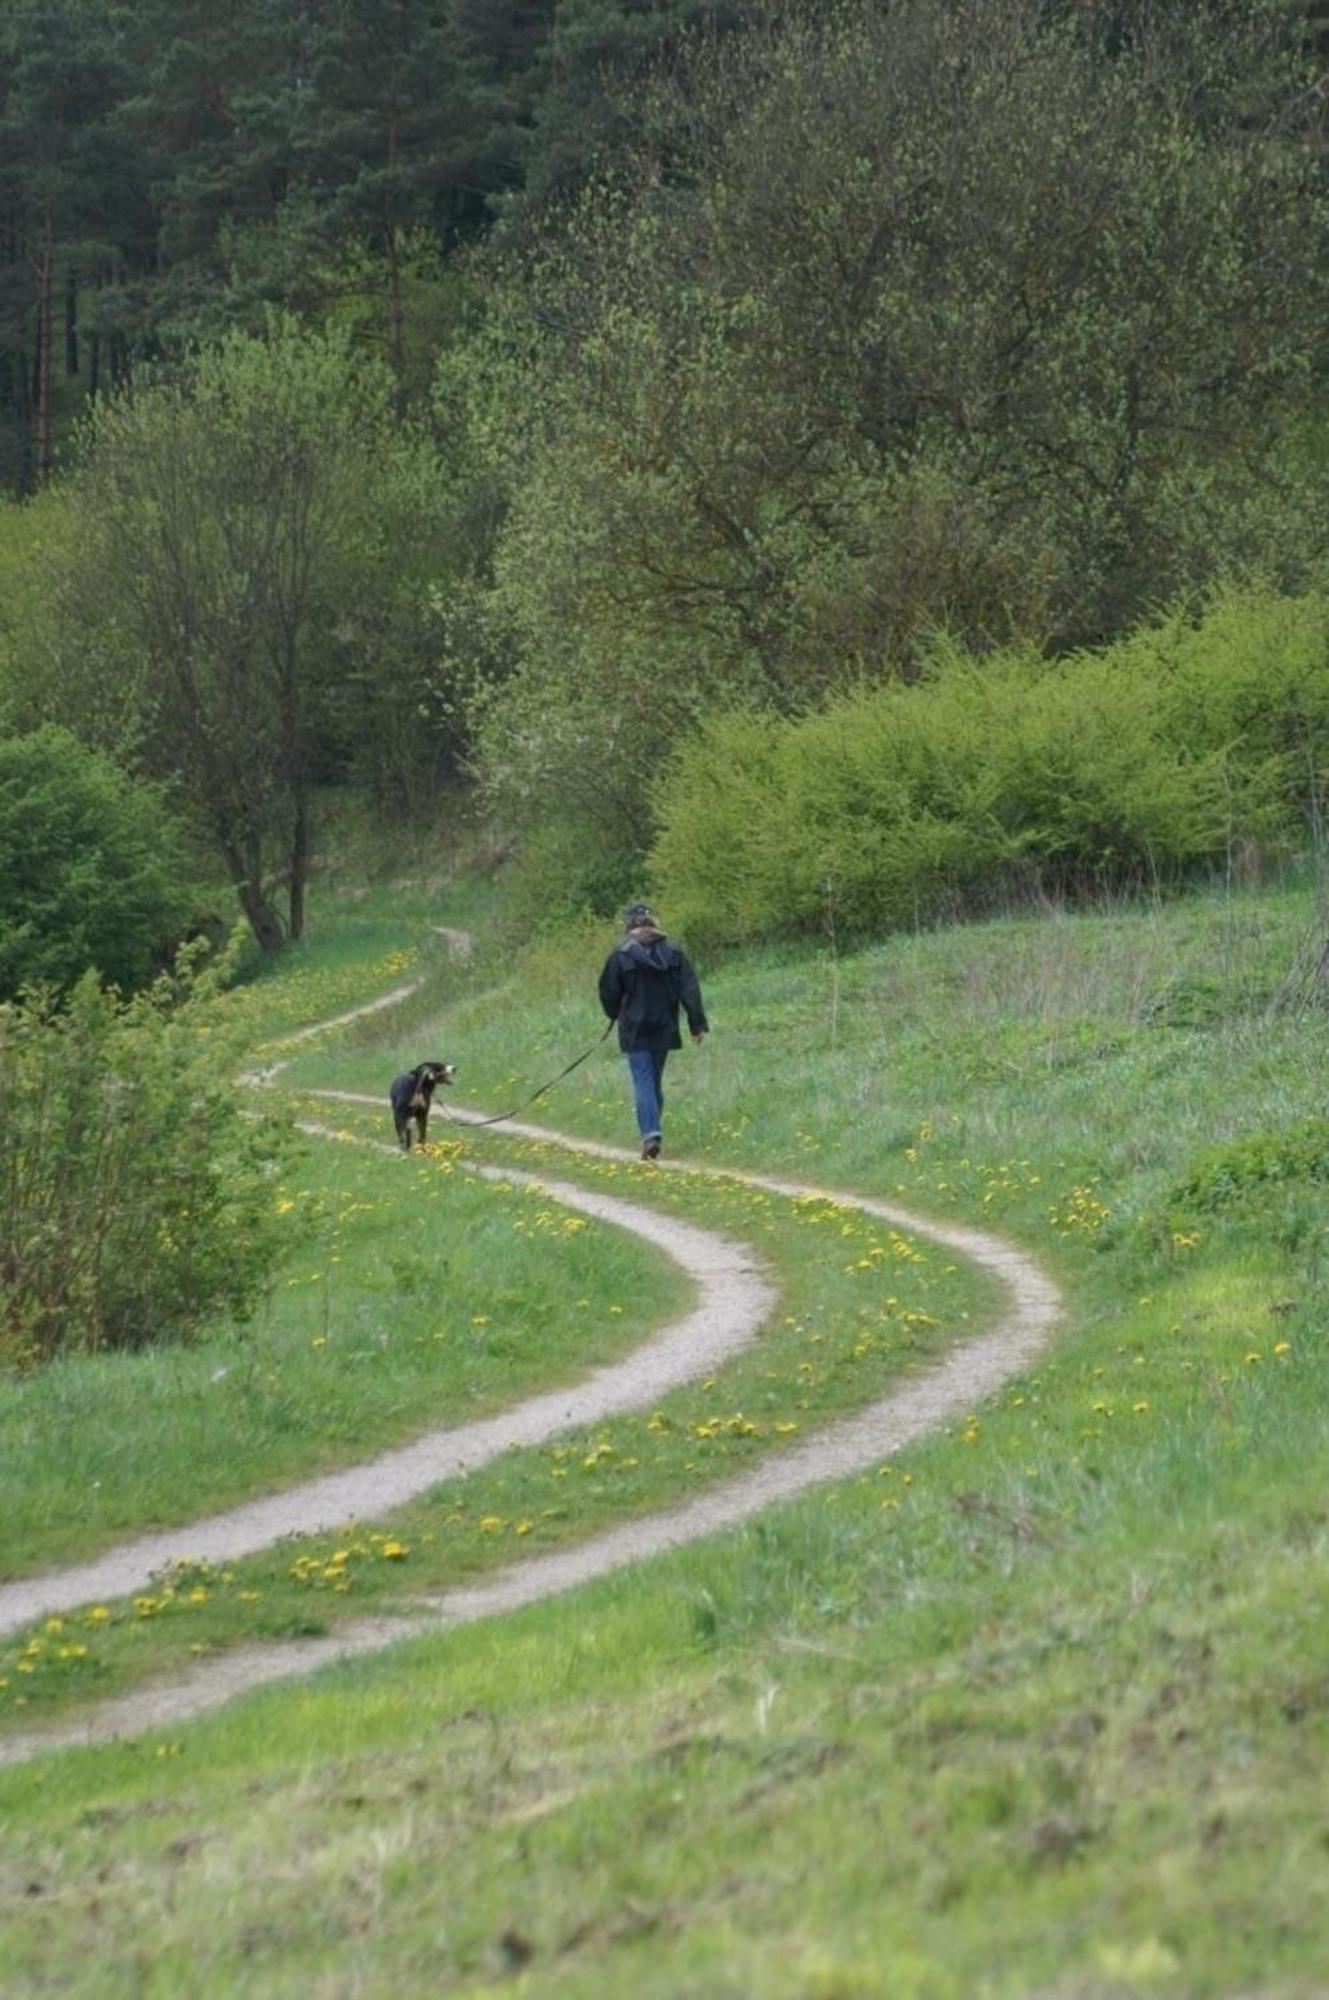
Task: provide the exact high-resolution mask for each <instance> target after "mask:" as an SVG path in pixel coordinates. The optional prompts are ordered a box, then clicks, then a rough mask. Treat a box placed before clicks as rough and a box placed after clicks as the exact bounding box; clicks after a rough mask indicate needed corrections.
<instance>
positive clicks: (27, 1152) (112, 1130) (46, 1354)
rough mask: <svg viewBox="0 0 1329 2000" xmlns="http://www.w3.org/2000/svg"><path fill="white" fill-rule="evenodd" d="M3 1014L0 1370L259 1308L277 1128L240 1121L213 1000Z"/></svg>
mask: <svg viewBox="0 0 1329 2000" xmlns="http://www.w3.org/2000/svg"><path fill="white" fill-rule="evenodd" d="M189 985H190V980H189V977H188V975H187V974H186V975H185V979H184V988H185V997H184V998H183V999H182V998H181V991H180V986H179V983H178V982H168V981H165V980H162V981H159V982H158V984H157V985H156V986H155V987H153V988H152V989H150V990H149V991H148V992H146V993H143V994H139V995H137V996H136V997H134V998H133V999H131V1000H121V999H119V998H117V996H116V995H115V994H113V993H110V992H108V991H107V990H106V989H105V988H104V987H102V986H101V985H99V983H98V981H97V980H96V979H95V978H94V977H93V976H92V975H91V974H88V975H86V976H85V977H84V978H83V979H81V980H80V981H79V982H78V983H77V985H76V986H75V987H74V988H73V991H72V992H71V993H70V995H69V997H68V1001H67V1004H66V1005H64V1006H63V1007H61V1008H60V1009H59V1010H58V1011H56V1009H55V1007H54V1005H53V1003H52V1000H51V998H50V997H49V995H47V996H33V997H29V998H28V999H27V1000H25V1001H24V1002H23V1003H21V1004H12V1003H11V1004H9V1005H4V1006H0V1065H2V1066H3V1074H4V1078H5V1107H4V1114H5V1115H4V1119H3V1122H2V1123H0V1361H4V1362H6V1363H8V1364H9V1365H10V1366H20V1367H21V1366H31V1365H33V1364H35V1363H38V1362H41V1361H45V1360H48V1359H50V1358H51V1357H52V1356H54V1355H56V1354H58V1353H61V1352H66V1351H70V1350H73V1351H85V1352H88V1351H92V1350H95V1349H99V1348H115V1347H141V1346H146V1345H147V1344H149V1343H152V1342H157V1341H166V1340H178V1339H181V1338H183V1337H185V1336H187V1335H188V1334H189V1333H190V1332H191V1331H192V1330H193V1329H194V1328H195V1327H197V1326H198V1325H199V1324H200V1323H201V1322H202V1321H203V1320H204V1319H205V1318H207V1317H208V1316H209V1315H211V1314H215V1313H219V1312H229V1313H233V1314H235V1315H236V1316H237V1317H241V1318H243V1317H244V1316H246V1315H247V1314H248V1313H249V1312H250V1311H251V1310H252V1309H253V1307H254V1305H255V1303H256V1301H257V1299H258V1297H259V1295H260V1293H261V1290H262V1287H263V1284H264V1280H265V1277H266V1274H267V1272H268V1269H269V1267H270V1264H271V1260H272V1257H273V1254H274V1250H275V1240H276V1239H275V1223H274V1219H273V1202H272V1194H271V1187H270V1175H271V1172H272V1170H273V1162H274V1158H275V1154H276V1148H277V1144H278V1140H277V1137H276V1133H275V1128H273V1127H272V1126H269V1125H266V1124H263V1123H261V1122H258V1121H255V1120H254V1119H252V1118H249V1117H247V1116H245V1115H244V1108H243V1105H242V1102H241V1099H240V1096H239V1093H238V1091H237V1090H236V1088H235V1086H234V1085H233V1084H232V1082H231V1080H230V1079H231V1072H232V1069H233V1067H234V1062H235V1058H236V1053H237V1052H236V1051H235V1050H234V1049H233V1048H231V1047H229V1046H227V1045H226V1044H225V1043H224V1041H223V1038H222V1030H221V1027H220V1023H219V1020H218V1018H217V1016H216V1015H215V1013H214V1010H213V1006H212V1003H211V1002H210V1001H209V1000H208V999H207V998H206V997H205V996H203V995H200V994H198V993H195V994H193V996H192V997H190V995H189Z"/></svg>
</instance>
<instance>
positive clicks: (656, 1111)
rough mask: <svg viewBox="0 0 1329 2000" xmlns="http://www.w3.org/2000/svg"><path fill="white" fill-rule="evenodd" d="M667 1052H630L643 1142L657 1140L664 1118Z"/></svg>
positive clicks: (633, 1085)
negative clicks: (644, 1140)
mask: <svg viewBox="0 0 1329 2000" xmlns="http://www.w3.org/2000/svg"><path fill="white" fill-rule="evenodd" d="M668 1054H669V1051H668V1049H629V1050H628V1051H627V1058H628V1072H629V1074H630V1075H631V1077H632V1096H633V1101H634V1103H635V1105H636V1107H637V1130H638V1131H639V1132H640V1133H641V1136H642V1138H643V1139H658V1138H659V1137H660V1133H661V1129H662V1127H661V1122H660V1121H661V1120H662V1119H663V1117H664V1066H665V1058H666V1056H667V1055H668Z"/></svg>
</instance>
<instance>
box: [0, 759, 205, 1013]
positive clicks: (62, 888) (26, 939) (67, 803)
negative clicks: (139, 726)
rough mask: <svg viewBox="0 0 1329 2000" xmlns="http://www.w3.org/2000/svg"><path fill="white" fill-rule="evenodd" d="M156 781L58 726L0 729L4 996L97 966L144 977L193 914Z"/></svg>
mask: <svg viewBox="0 0 1329 2000" xmlns="http://www.w3.org/2000/svg"><path fill="white" fill-rule="evenodd" d="M187 879H188V877H187V871H186V867H185V859H184V841H183V837H182V832H181V828H180V826H179V823H178V822H177V821H176V820H175V819H174V818H173V817H172V815H171V814H170V813H169V812H168V811H167V810H166V808H165V806H164V805H163V803H162V801H161V799H160V798H159V797H158V795H157V794H156V792H155V791H153V790H152V789H151V788H149V787H148V786H146V785H143V784H137V783H135V782H134V780H133V779H132V778H130V777H128V776H127V775H126V773H125V772H123V771H121V770H119V769H117V767H116V766H115V765H114V764H113V763H111V761H110V759H109V758H107V757H103V756H101V755H100V754H99V753H98V752H96V751H94V750H89V749H88V748H87V747H86V746H85V745H84V744H82V743H80V742H79V741H78V739H77V738H76V737H75V736H73V735H72V734H71V733H70V732H69V731H68V730H66V729H60V728H58V727H55V726H54V725H51V726H48V727H46V728H44V729H40V730H37V731H35V732H34V733H33V734H32V735H29V736H19V737H11V738H9V739H0V997H3V996H12V995H14V994H16V993H17V992H18V991H19V990H20V989H21V988H22V987H25V986H36V985H39V984H47V985H52V986H57V987H65V986H69V985H71V984H72V983H73V982H74V981H75V980H76V979H77V978H78V977H79V976H80V975H81V974H82V973H84V972H87V971H88V970H89V969H91V970H93V971H95V972H97V973H100V975H101V976H102V978H103V979H106V980H108V981H110V982H111V983H112V984H113V985H116V986H121V987H124V988H131V987H135V986H139V985H141V984H142V983H143V981H144V980H145V979H146V978H147V977H148V975H149V974H150V973H151V972H152V970H153V966H154V961H155V959H156V957H157V955H158V954H159V953H160V951H161V950H162V948H163V946H165V945H166V944H168V943H169V942H170V941H171V940H172V939H173V938H175V937H177V936H178V935H179V932H180V930H181V928H182V926H183V924H184V922H185V920H186V918H187V917H188V915H189V891H188V888H187V887H186V883H187Z"/></svg>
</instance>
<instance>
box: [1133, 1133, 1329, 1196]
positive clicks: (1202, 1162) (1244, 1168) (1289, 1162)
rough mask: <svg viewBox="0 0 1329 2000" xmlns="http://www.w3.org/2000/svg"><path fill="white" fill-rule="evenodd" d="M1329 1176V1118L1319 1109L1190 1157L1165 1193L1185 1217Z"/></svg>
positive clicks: (1314, 1181)
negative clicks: (1261, 1192)
mask: <svg viewBox="0 0 1329 2000" xmlns="http://www.w3.org/2000/svg"><path fill="white" fill-rule="evenodd" d="M1325 1181H1329V1118H1324V1117H1321V1116H1320V1115H1319V1114H1315V1115H1313V1116H1312V1117H1310V1118H1303V1119H1302V1120H1301V1121H1300V1122H1299V1123H1298V1124H1296V1125H1291V1126H1285V1127H1284V1128H1283V1129H1282V1130H1270V1129H1262V1130H1260V1131H1257V1132H1246V1133H1243V1134H1242V1136H1241V1138H1240V1139H1233V1140H1230V1141H1229V1142H1228V1143H1227V1144H1226V1145H1223V1146H1215V1147H1212V1148H1210V1150H1209V1151H1207V1152H1204V1153H1201V1154H1199V1155H1198V1156H1197V1158H1196V1159H1195V1160H1193V1161H1192V1163H1191V1165H1190V1168H1189V1170H1188V1171H1187V1173H1186V1175H1185V1177H1184V1178H1183V1179H1182V1180H1180V1181H1178V1182H1177V1184H1176V1186H1175V1187H1173V1188H1172V1190H1171V1192H1170V1193H1169V1195H1168V1197H1167V1206H1168V1208H1169V1210H1171V1211H1172V1212H1173V1213H1174V1214H1176V1215H1178V1216H1182V1217H1187V1216H1193V1215H1195V1214H1197V1213H1198V1214H1213V1213H1214V1212H1215V1211H1216V1210H1218V1209H1220V1208H1223V1207H1225V1206H1226V1205H1227V1204H1228V1203H1230V1202H1233V1201H1237V1200H1239V1199H1240V1198H1241V1197H1242V1196H1244V1195H1247V1194H1250V1193H1252V1192H1254V1191H1256V1190H1259V1189H1263V1188H1268V1187H1277V1186H1285V1185H1293V1184H1296V1185H1306V1184H1314V1185H1319V1184H1321V1183H1323V1182H1325Z"/></svg>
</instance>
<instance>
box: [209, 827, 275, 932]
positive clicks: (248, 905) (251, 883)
mask: <svg viewBox="0 0 1329 2000" xmlns="http://www.w3.org/2000/svg"><path fill="white" fill-rule="evenodd" d="M217 845H218V847H219V848H220V849H221V854H222V859H223V860H224V861H225V863H226V867H227V871H228V873H229V874H230V877H231V881H232V883H233V885H234V887H235V893H236V898H237V900H238V901H239V904H240V908H241V909H242V910H243V911H244V913H245V920H246V922H247V923H248V925H249V928H250V930H251V931H252V932H253V933H254V942H255V943H256V944H257V946H258V948H259V950H260V951H261V952H263V953H265V954H270V953H272V952H278V951H280V950H281V948H282V946H283V945H284V944H285V942H286V932H285V929H284V927H283V925H282V920H281V918H280V917H279V916H278V914H277V912H276V911H275V910H274V909H273V907H272V905H271V903H270V902H269V901H268V899H267V897H266V896H265V895H264V894H263V866H262V860H263V857H262V855H261V853H260V852H259V846H258V842H257V841H255V840H247V841H246V842H245V844H244V852H243V854H242V853H241V850H240V848H239V847H238V846H237V845H236V843H235V841H234V840H230V839H227V838H226V836H225V835H222V836H221V837H219V839H218V842H217Z"/></svg>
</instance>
